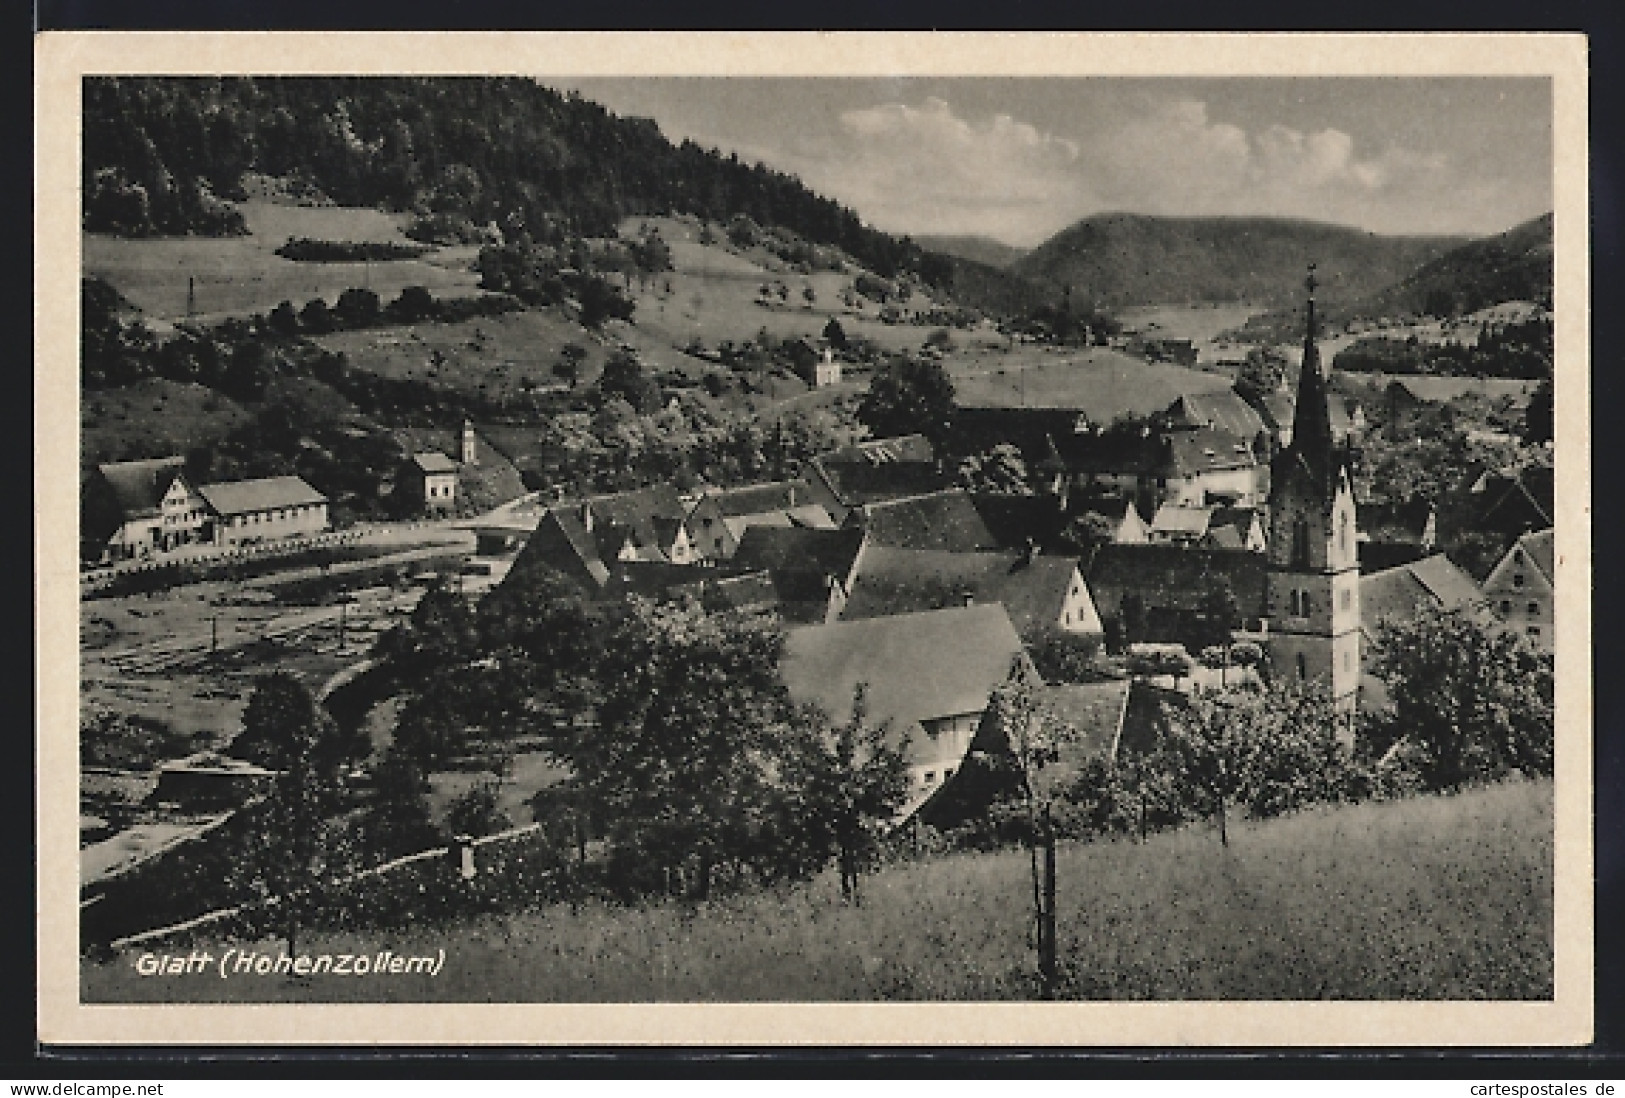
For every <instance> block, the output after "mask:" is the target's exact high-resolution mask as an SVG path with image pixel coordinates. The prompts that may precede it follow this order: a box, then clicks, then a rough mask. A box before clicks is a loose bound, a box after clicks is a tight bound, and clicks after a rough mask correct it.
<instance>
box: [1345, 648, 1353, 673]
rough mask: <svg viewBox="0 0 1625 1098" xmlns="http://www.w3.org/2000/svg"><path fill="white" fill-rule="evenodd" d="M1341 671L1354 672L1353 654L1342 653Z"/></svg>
mask: <svg viewBox="0 0 1625 1098" xmlns="http://www.w3.org/2000/svg"><path fill="white" fill-rule="evenodd" d="M1343 670H1345V671H1352V670H1354V654H1353V653H1352V652H1344V653H1343Z"/></svg>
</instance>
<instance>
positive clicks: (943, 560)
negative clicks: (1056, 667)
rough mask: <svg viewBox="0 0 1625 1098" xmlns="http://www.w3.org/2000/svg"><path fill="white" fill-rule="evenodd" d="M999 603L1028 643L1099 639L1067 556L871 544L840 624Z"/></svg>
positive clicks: (1091, 611)
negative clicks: (1059, 637) (1066, 637)
mask: <svg viewBox="0 0 1625 1098" xmlns="http://www.w3.org/2000/svg"><path fill="white" fill-rule="evenodd" d="M982 603H998V604H999V605H1001V606H1003V607H1004V609H1005V613H1007V614H1008V615H1009V616H1010V621H1011V624H1013V625H1014V626H1015V628H1016V632H1017V633H1019V634H1020V635H1021V638H1022V639H1023V640H1024V641H1026V642H1027V643H1029V644H1031V643H1034V642H1037V641H1039V640H1041V639H1043V638H1044V637H1046V636H1049V635H1053V634H1056V633H1070V634H1076V635H1089V634H1092V635H1096V636H1098V635H1100V634H1101V633H1102V632H1103V628H1102V626H1101V622H1100V615H1099V614H1098V613H1096V612H1095V605H1094V601H1093V600H1092V599H1091V598H1090V597H1089V589H1088V587H1087V586H1086V585H1085V584H1084V582H1083V577H1082V576H1081V575H1080V574H1079V573H1078V567H1077V561H1075V560H1074V559H1072V558H1070V557H1052V556H1044V555H1031V554H1028V553H1022V552H996V553H945V552H941V551H938V550H931V549H893V548H890V547H888V546H882V545H874V546H870V547H869V549H868V551H867V552H865V553H864V556H863V561H862V565H861V567H860V568H859V570H858V577H857V584H856V586H855V587H854V589H853V591H852V596H851V597H850V598H849V599H848V600H847V603H846V608H845V609H844V610H843V611H842V612H841V620H842V621H861V620H863V619H865V618H877V617H889V616H892V615H896V614H909V613H918V612H920V611H924V610H943V609H948V608H950V607H954V606H973V605H979V604H982Z"/></svg>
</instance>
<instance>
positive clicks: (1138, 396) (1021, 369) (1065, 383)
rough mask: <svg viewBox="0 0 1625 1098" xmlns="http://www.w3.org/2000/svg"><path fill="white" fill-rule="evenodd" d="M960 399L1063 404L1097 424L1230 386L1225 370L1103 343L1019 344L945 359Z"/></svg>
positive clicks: (979, 403)
mask: <svg viewBox="0 0 1625 1098" xmlns="http://www.w3.org/2000/svg"><path fill="white" fill-rule="evenodd" d="M946 365H947V367H948V373H949V376H950V377H952V378H953V383H954V391H955V394H956V397H957V399H958V402H959V404H960V405H961V406H964V407H976V408H1064V409H1068V410H1073V411H1080V412H1084V413H1086V414H1087V415H1088V416H1089V418H1090V420H1092V421H1093V422H1096V423H1102V424H1104V423H1110V422H1111V421H1112V420H1114V419H1116V418H1117V417H1119V416H1122V415H1128V414H1133V415H1142V416H1143V415H1150V414H1151V413H1152V412H1160V411H1162V410H1163V409H1164V408H1167V407H1168V405H1170V404H1172V403H1173V402H1174V401H1175V400H1176V399H1178V398H1179V397H1180V396H1182V395H1183V394H1186V393H1212V392H1218V391H1221V390H1224V389H1228V388H1229V387H1230V384H1231V382H1230V378H1229V377H1228V376H1226V375H1224V374H1210V373H1206V372H1203V371H1200V370H1187V369H1185V368H1184V367H1181V366H1173V365H1170V364H1168V363H1164V362H1147V361H1146V360H1145V359H1141V358H1135V357H1133V356H1131V355H1126V354H1124V353H1123V352H1121V351H1116V350H1113V349H1111V348H1109V347H1046V346H1040V345H1035V344H1020V345H1018V346H1016V347H1014V348H1012V349H1011V350H1009V351H991V352H985V353H978V352H965V353H961V354H957V355H954V356H952V357H950V358H949V360H948V362H947V363H946Z"/></svg>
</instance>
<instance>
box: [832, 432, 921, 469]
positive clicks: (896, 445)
mask: <svg viewBox="0 0 1625 1098" xmlns="http://www.w3.org/2000/svg"><path fill="white" fill-rule="evenodd" d="M936 457H937V452H936V450H935V448H933V447H932V445H931V440H930V439H928V438H926V437H925V436H924V435H919V434H915V435H897V436H895V437H893V438H869V439H864V440H863V441H861V442H854V443H852V444H851V445H849V446H843V447H841V448H840V449H838V450H831V451H830V452H829V453H827V454H821V455H819V460H822V461H830V462H847V461H863V462H867V463H868V464H870V465H883V464H886V463H888V462H895V461H935V460H936Z"/></svg>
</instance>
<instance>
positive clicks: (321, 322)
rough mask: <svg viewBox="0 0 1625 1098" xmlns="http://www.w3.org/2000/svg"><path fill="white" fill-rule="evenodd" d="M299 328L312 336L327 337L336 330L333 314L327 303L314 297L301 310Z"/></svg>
mask: <svg viewBox="0 0 1625 1098" xmlns="http://www.w3.org/2000/svg"><path fill="white" fill-rule="evenodd" d="M299 327H300V328H301V329H302V330H304V331H306V332H309V333H311V334H312V335H326V334H327V333H328V332H331V331H332V330H333V328H334V324H333V312H332V310H331V309H329V308H328V307H327V302H326V301H324V300H323V299H321V298H319V297H313V298H311V299H310V300H309V301H307V302H306V303H305V307H304V308H303V309H301V310H299Z"/></svg>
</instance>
